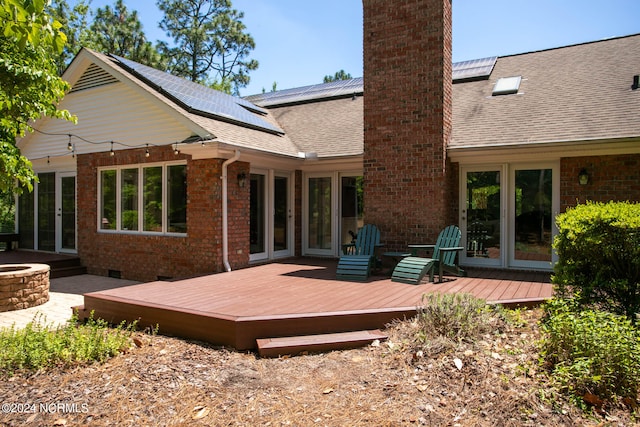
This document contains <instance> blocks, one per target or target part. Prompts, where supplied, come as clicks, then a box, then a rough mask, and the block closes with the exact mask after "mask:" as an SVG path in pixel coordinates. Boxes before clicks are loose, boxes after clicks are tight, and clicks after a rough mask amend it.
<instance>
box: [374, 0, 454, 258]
mask: <svg viewBox="0 0 640 427" xmlns="http://www.w3.org/2000/svg"><path fill="white" fill-rule="evenodd" d="M363 10H364V94H365V95H364V182H365V184H364V185H365V187H364V208H365V214H364V216H365V220H366V222H367V223H371V224H376V225H377V226H378V227H379V228H380V230H381V233H382V240H383V241H384V242H385V243H386V246H387V248H388V249H398V250H404V249H406V245H407V244H408V243H420V242H422V243H432V242H433V239H435V237H437V235H438V233H439V232H440V230H441V229H442V228H444V227H445V226H446V225H448V224H449V223H452V222H455V218H456V217H457V216H456V214H455V210H454V209H453V206H454V204H455V203H457V200H454V199H455V196H454V194H456V193H457V192H455V191H454V189H455V185H457V184H454V182H456V178H454V177H452V176H451V173H450V172H449V171H448V166H449V164H448V162H447V159H446V151H445V149H446V145H447V142H448V141H449V139H450V137H451V117H452V113H451V108H452V107H451V93H452V76H451V0H394V1H389V0H363Z"/></svg>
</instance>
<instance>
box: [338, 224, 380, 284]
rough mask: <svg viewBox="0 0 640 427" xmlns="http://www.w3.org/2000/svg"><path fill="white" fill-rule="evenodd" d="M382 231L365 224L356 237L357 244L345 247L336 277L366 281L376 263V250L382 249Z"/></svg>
mask: <svg viewBox="0 0 640 427" xmlns="http://www.w3.org/2000/svg"><path fill="white" fill-rule="evenodd" d="M380 246H381V244H380V230H379V229H378V227H376V226H375V225H372V224H365V225H364V226H363V227H362V228H361V229H360V230H359V231H358V234H357V235H356V239H355V242H353V243H350V244H347V245H343V255H342V256H341V257H340V260H339V261H338V268H337V270H336V277H337V278H338V279H340V280H353V281H365V280H367V278H368V277H369V274H370V273H371V266H372V265H373V263H374V262H375V255H376V248H378V247H380Z"/></svg>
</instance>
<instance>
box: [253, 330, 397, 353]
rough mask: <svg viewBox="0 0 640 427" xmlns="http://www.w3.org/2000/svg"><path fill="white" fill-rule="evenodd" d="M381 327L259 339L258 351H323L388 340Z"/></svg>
mask: <svg viewBox="0 0 640 427" xmlns="http://www.w3.org/2000/svg"><path fill="white" fill-rule="evenodd" d="M386 339H387V335H385V334H383V333H382V332H380V330H379V329H375V330H371V331H354V332H340V333H334V334H320V335H303V336H296V337H282V338H262V339H257V340H256V342H257V344H258V353H259V354H260V356H262V357H278V356H284V355H294V354H299V353H302V352H304V351H310V352H321V351H330V350H345V349H349V348H356V347H361V346H363V345H367V344H369V343H371V342H373V341H375V340H386Z"/></svg>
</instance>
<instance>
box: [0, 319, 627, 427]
mask: <svg viewBox="0 0 640 427" xmlns="http://www.w3.org/2000/svg"><path fill="white" fill-rule="evenodd" d="M538 316H539V312H538V311H535V310H534V311H527V312H524V313H523V314H522V315H521V319H520V321H519V322H516V323H509V324H507V325H506V326H504V327H501V328H498V329H497V330H495V331H494V332H493V333H491V334H487V335H484V336H482V337H480V339H479V340H477V341H476V342H474V343H473V344H458V345H452V344H447V343H444V342H440V341H437V340H436V341H431V342H430V343H429V344H428V345H426V346H424V345H418V344H416V341H415V339H414V337H415V334H416V332H417V328H418V324H417V322H415V321H410V320H409V321H404V322H398V323H397V324H394V325H391V326H390V327H389V328H388V329H387V333H388V334H389V340H388V341H384V342H381V343H377V342H376V343H374V344H373V345H371V346H367V347H364V348H359V349H354V350H344V351H335V352H330V353H325V354H312V355H300V356H296V357H286V358H278V359H263V358H260V357H258V356H257V355H256V354H253V353H240V352H236V351H233V350H228V349H223V348H216V347H212V346H208V345H206V344H203V343H198V342H189V341H184V340H180V339H176V338H170V337H164V336H149V335H143V334H138V335H136V340H135V341H137V344H138V345H132V347H131V349H129V350H128V351H127V352H125V353H124V354H122V355H120V356H118V357H115V358H112V359H110V360H109V361H107V362H106V363H104V364H92V365H89V366H83V367H76V368H72V369H63V368H59V369H52V370H47V371H41V372H37V373H19V374H17V375H14V376H12V377H8V376H3V377H2V381H1V383H0V401H1V402H2V404H3V406H2V408H3V411H2V412H3V413H2V414H0V425H7V426H22V425H34V426H36V425H37V426H40V425H43V426H51V425H58V426H76V425H87V426H107V425H113V426H142V425H144V426H174V425H196V426H197V425H210V426H289V425H290V426H404V425H407V426H413V425H416V426H423V425H424V426H577V425H580V426H628V425H637V424H635V423H636V422H637V421H636V419H635V418H634V417H633V414H632V412H631V411H630V409H629V408H627V407H623V406H616V405H610V406H609V407H607V408H606V410H605V411H603V412H602V413H600V414H596V415H587V414H585V413H584V412H582V411H581V410H579V409H577V408H575V407H573V406H572V405H571V404H569V403H568V402H567V400H566V399H564V398H561V397H559V396H557V395H556V394H555V393H554V392H553V390H552V389H551V388H550V387H549V386H548V385H547V383H548V381H547V378H546V374H545V373H544V372H542V371H541V370H540V368H539V365H538V361H537V359H538V354H537V352H536V348H535V341H536V340H537V339H538V332H537V331H538V328H537V326H536V325H537V323H536V322H537V319H538ZM7 405H8V406H7Z"/></svg>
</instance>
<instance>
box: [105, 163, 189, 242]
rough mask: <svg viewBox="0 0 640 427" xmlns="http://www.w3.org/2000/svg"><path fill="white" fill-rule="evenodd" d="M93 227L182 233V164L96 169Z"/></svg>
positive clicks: (184, 208) (184, 179) (184, 184)
mask: <svg viewBox="0 0 640 427" xmlns="http://www.w3.org/2000/svg"><path fill="white" fill-rule="evenodd" d="M97 227H98V230H100V231H104V232H123V233H150V234H186V233H187V165H186V163H184V162H180V163H176V162H164V163H150V164H144V165H125V166H116V167H105V168H100V169H98V224H97Z"/></svg>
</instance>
